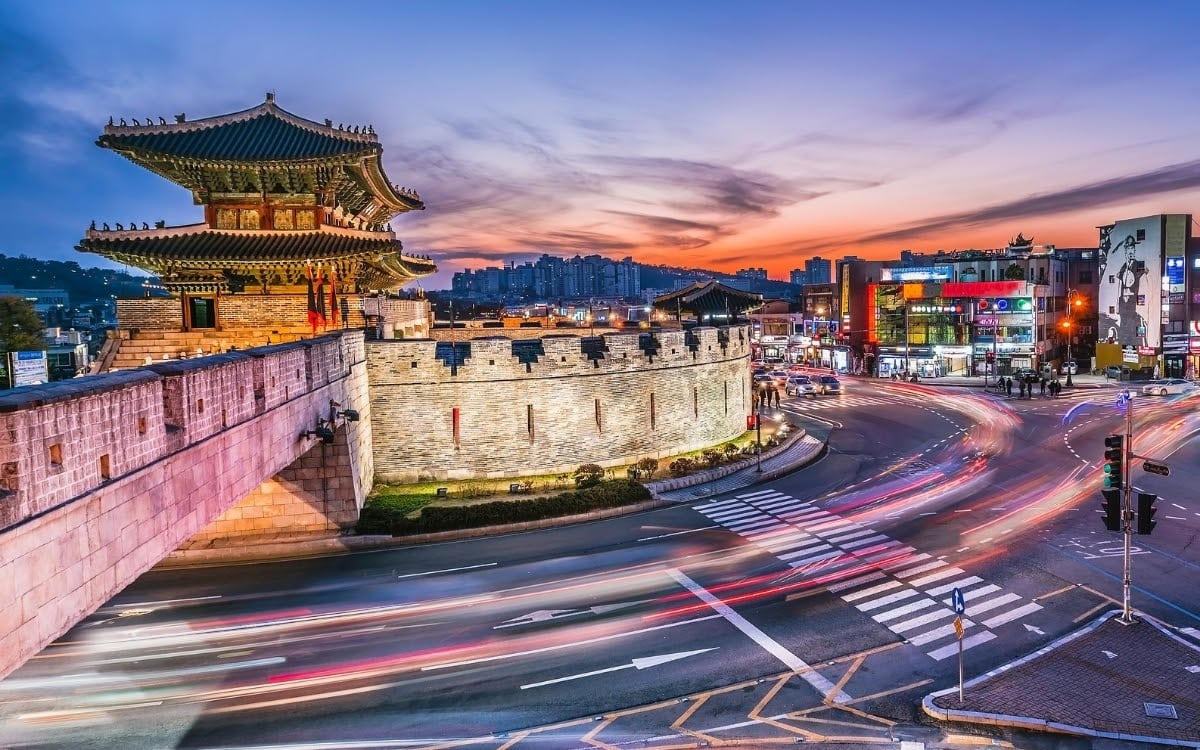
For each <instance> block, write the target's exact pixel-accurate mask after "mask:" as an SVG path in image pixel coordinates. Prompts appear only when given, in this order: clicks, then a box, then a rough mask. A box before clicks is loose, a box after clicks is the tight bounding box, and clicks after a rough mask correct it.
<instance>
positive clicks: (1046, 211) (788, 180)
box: [0, 0, 1200, 289]
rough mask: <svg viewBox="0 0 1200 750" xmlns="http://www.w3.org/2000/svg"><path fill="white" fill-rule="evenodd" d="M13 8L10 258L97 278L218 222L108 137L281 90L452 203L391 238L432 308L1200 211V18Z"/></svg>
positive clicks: (994, 11) (924, 11)
mask: <svg viewBox="0 0 1200 750" xmlns="http://www.w3.org/2000/svg"><path fill="white" fill-rule="evenodd" d="M8 6H9V7H8V9H7V12H6V13H5V14H4V15H3V18H0V39H3V43H2V44H0V60H2V61H3V63H4V69H5V70H6V73H7V74H6V76H5V77H4V79H3V82H0V117H3V120H4V123H3V124H4V128H3V130H2V131H0V158H2V159H3V164H4V167H5V168H4V170H3V174H2V175H0V197H2V198H3V200H4V202H5V205H6V207H7V209H8V213H9V216H8V219H7V220H6V221H5V222H4V223H3V228H2V229H0V252H3V253H5V254H10V255H18V254H25V255H30V256H33V257H40V258H47V259H56V260H64V259H66V260H77V261H78V262H80V263H81V264H83V265H97V264H100V263H101V262H102V261H100V260H99V259H97V258H96V257H95V256H91V255H85V254H82V253H78V252H76V251H75V250H74V249H73V247H74V245H75V243H76V242H77V241H78V240H79V239H80V238H81V237H82V236H83V232H84V231H85V230H86V229H87V227H88V225H89V223H90V222H91V221H92V220H93V219H95V220H96V221H98V222H103V221H107V222H109V223H114V222H118V221H119V222H122V223H126V224H127V223H129V222H130V221H137V222H138V223H140V222H142V221H147V222H150V223H153V222H154V221H157V220H159V219H163V220H166V221H167V223H168V224H188V223H194V222H196V221H198V220H199V219H200V216H201V213H200V209H199V207H196V206H193V205H192V203H191V199H190V196H189V194H188V193H187V192H186V191H184V190H182V189H181V188H179V187H177V186H175V185H173V184H171V183H169V182H167V181H166V180H163V179H162V178H159V177H156V176H155V175H152V174H150V173H148V172H146V171H144V170H141V169H139V168H137V167H135V166H134V165H132V164H131V163H129V162H127V161H126V160H124V159H123V158H121V157H118V156H116V155H115V154H113V153H111V152H108V151H106V150H103V149H100V148H98V147H97V146H96V145H95V140H96V138H97V137H98V136H99V135H100V133H101V132H102V129H103V126H104V124H105V123H107V122H108V118H109V116H114V117H117V118H120V117H126V118H131V117H137V118H139V119H144V118H146V117H147V116H151V117H154V118H156V119H157V118H158V117H159V116H162V117H165V118H167V119H168V121H170V120H171V117H172V115H174V114H176V113H180V112H186V113H187V116H188V118H189V119H198V118H201V117H208V116H213V115H218V114H223V113H226V112H232V111H236V110H241V109H245V108H248V107H251V106H255V105H256V104H258V103H260V102H261V101H262V100H263V98H264V94H265V92H267V91H268V90H270V91H274V92H275V94H276V97H277V101H278V103H279V105H280V106H282V107H283V108H284V109H287V110H288V111H290V112H293V113H295V114H297V115H300V116H302V117H307V118H309V119H312V120H316V121H321V120H323V119H325V118H330V119H332V120H333V121H334V122H345V123H349V124H371V125H373V126H374V128H375V131H376V132H377V133H378V135H379V137H380V140H381V142H382V144H383V146H384V165H385V169H386V170H387V172H388V176H389V177H390V178H391V180H392V181H393V182H395V183H398V184H400V185H405V186H408V187H411V188H413V189H415V190H416V191H417V192H418V193H420V195H421V197H422V198H423V199H424V201H425V203H426V205H427V206H428V208H427V209H426V210H425V211H424V212H420V213H409V214H405V215H401V216H399V217H397V219H396V220H394V221H393V227H394V229H395V230H396V231H397V234H398V236H399V237H400V238H401V239H402V240H403V241H404V244H405V247H406V248H407V249H408V250H409V251H410V252H414V253H419V254H424V255H429V256H431V257H433V258H434V259H435V260H436V261H437V262H438V264H439V266H440V268H441V269H442V270H441V272H440V273H439V274H438V275H437V276H435V277H432V278H431V279H427V280H426V281H425V286H426V287H427V288H431V289H437V288H443V287H446V286H448V285H449V279H450V274H451V273H452V272H453V271H455V270H460V269H461V268H463V267H480V266H483V265H499V264H500V263H502V262H504V261H506V260H513V261H516V262H521V261H524V260H527V259H532V258H536V257H537V256H539V255H541V254H542V253H549V254H552V255H562V256H573V255H576V254H589V253H599V254H602V255H609V256H612V257H626V256H632V257H633V258H634V259H635V260H638V261H642V262H646V263H671V264H677V265H687V266H698V267H707V268H714V269H720V270H727V271H733V270H736V269H737V268H744V267H750V266H754V267H765V268H767V269H768V270H769V271H770V273H771V276H772V277H773V278H786V274H787V272H788V271H789V270H790V269H792V268H796V267H802V265H803V261H804V259H805V258H809V257H812V256H814V255H819V256H821V257H825V258H839V257H842V256H844V255H858V256H859V257H867V258H891V257H896V256H897V255H898V253H899V251H900V250H901V249H905V248H910V249H913V250H936V249H954V248H968V247H1000V246H1003V245H1004V244H1005V243H1006V242H1007V241H1008V240H1009V239H1010V238H1012V237H1014V236H1016V235H1017V233H1018V232H1020V233H1023V234H1024V235H1025V236H1026V237H1030V236H1033V237H1034V238H1035V241H1036V242H1038V243H1039V244H1040V243H1052V244H1056V245H1059V246H1091V245H1094V244H1095V243H1096V239H1097V232H1096V226H1097V225H1100V224H1105V223H1110V222H1112V221H1114V220H1117V219H1121V218H1131V217H1136V216H1143V215H1148V214H1156V213H1190V212H1192V211H1193V209H1200V138H1198V137H1197V135H1198V133H1197V131H1198V130H1200V100H1198V98H1197V96H1196V90H1197V81H1200V63H1198V62H1197V60H1198V59H1200V52H1197V51H1196V50H1195V32H1196V30H1197V29H1200V23H1198V21H1200V3H1195V2H1150V3H1110V2H1048V3H1047V2H1010V3H989V4H983V3H958V2H915V3H900V2H856V1H854V0H851V1H849V2H838V3H808V2H783V1H780V2H739V3H725V2H722V3H716V2H703V1H701V2H653V1H651V2H622V1H616V2H605V3H598V2H585V1H582V0H581V1H578V2H512V3H499V2H486V3H485V2H455V1H454V0H448V1H446V2H435V3H390V2H386V3H377V4H372V5H362V6H358V5H343V4H337V3H328V2H324V3H310V2H305V1H303V0H299V1H298V2H293V3H289V4H282V5H281V4H260V3H252V2H247V3H232V2H209V3H187V4H176V3H163V2H158V3H149V2H139V1H130V2H120V3H110V4H99V3H92V2H82V1H80V2H54V1H53V0H51V1H49V2H42V3H9V4H8Z"/></svg>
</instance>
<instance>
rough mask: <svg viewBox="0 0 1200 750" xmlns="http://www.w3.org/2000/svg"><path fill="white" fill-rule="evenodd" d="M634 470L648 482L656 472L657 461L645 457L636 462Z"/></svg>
mask: <svg viewBox="0 0 1200 750" xmlns="http://www.w3.org/2000/svg"><path fill="white" fill-rule="evenodd" d="M634 468H635V469H637V470H638V471H639V472H641V475H642V476H643V477H644V478H645V479H646V481H647V482H648V481H650V480H651V479H654V474H655V473H656V472H657V471H658V459H657V458H650V457H649V456H647V457H646V458H643V459H641V460H640V461H638V462H637V463H636V464H635V465H634Z"/></svg>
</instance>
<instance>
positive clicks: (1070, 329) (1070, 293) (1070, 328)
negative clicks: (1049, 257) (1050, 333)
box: [1062, 289, 1083, 388]
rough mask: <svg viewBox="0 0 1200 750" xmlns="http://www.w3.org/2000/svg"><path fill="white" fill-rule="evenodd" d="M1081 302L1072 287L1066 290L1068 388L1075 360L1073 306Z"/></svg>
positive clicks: (1077, 305)
mask: <svg viewBox="0 0 1200 750" xmlns="http://www.w3.org/2000/svg"><path fill="white" fill-rule="evenodd" d="M1082 304H1083V300H1081V299H1079V298H1078V297H1076V296H1075V290H1074V289H1068V290H1067V319H1066V320H1064V321H1063V324H1062V325H1063V328H1065V329H1066V330H1067V387H1068V388H1070V387H1072V386H1074V385H1075V384H1074V383H1073V382H1071V369H1072V368H1073V367H1074V366H1075V360H1074V359H1072V358H1071V342H1072V341H1073V340H1074V338H1075V308H1076V307H1079V306H1081V305H1082Z"/></svg>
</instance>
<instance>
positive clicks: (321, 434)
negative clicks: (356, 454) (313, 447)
mask: <svg viewBox="0 0 1200 750" xmlns="http://www.w3.org/2000/svg"><path fill="white" fill-rule="evenodd" d="M314 437H315V438H320V439H321V442H322V443H332V442H333V427H331V426H330V424H329V423H328V422H326V421H325V420H323V419H322V420H321V421H319V422H317V428H316V429H315V430H305V431H304V432H302V433H300V439H301V440H305V439H307V438H314Z"/></svg>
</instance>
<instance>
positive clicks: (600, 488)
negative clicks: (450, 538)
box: [360, 479, 650, 536]
mask: <svg viewBox="0 0 1200 750" xmlns="http://www.w3.org/2000/svg"><path fill="white" fill-rule="evenodd" d="M649 498H650V491H649V490H647V489H646V488H645V487H643V486H642V485H641V484H639V483H638V482H633V481H630V480H628V479H614V480H610V481H607V482H599V483H597V484H594V485H592V486H590V487H586V488H581V489H577V490H568V491H566V492H562V493H560V494H558V495H553V496H550V497H533V498H526V499H522V500H500V501H496V502H491V503H479V504H477V505H453V506H443V505H430V506H427V507H425V508H422V509H421V513H420V515H419V516H417V517H416V518H408V517H406V516H393V517H391V519H390V527H389V528H390V533H392V534H393V535H395V536H403V535H405V534H426V533H431V532H435V531H455V530H458V529H472V528H479V527H483V526H495V525H499V524H506V523H520V522H523V521H539V520H542V519H544V518H557V517H560V516H569V515H573V514H576V513H587V512H589V511H593V510H603V509H605V508H617V507H620V506H622V505H630V504H632V503H637V502H641V501H643V500H648V499H649ZM363 510H364V514H365V511H366V509H365V508H364V509H363ZM360 525H361V524H360Z"/></svg>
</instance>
